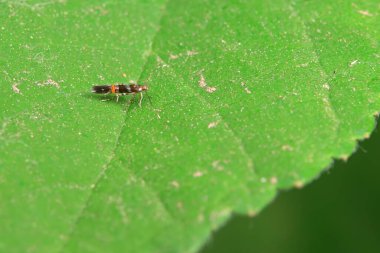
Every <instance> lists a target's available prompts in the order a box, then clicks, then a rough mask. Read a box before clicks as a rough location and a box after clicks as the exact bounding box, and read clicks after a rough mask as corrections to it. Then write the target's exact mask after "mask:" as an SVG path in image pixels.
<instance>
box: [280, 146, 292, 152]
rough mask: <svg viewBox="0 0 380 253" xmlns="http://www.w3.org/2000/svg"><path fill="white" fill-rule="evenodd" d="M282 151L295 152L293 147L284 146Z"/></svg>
mask: <svg viewBox="0 0 380 253" xmlns="http://www.w3.org/2000/svg"><path fill="white" fill-rule="evenodd" d="M281 149H282V150H283V151H293V147H292V146H290V145H283V146H282V147H281Z"/></svg>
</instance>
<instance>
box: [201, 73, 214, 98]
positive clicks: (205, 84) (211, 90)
mask: <svg viewBox="0 0 380 253" xmlns="http://www.w3.org/2000/svg"><path fill="white" fill-rule="evenodd" d="M198 84H199V87H201V88H202V89H204V90H205V91H207V92H208V93H213V92H215V91H216V88H215V87H211V86H207V83H206V79H205V78H204V76H203V75H202V74H201V78H200V80H199V82H198Z"/></svg>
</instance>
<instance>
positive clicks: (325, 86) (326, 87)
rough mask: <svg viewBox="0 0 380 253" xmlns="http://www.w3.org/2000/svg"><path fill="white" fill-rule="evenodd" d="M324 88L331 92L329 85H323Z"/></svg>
mask: <svg viewBox="0 0 380 253" xmlns="http://www.w3.org/2000/svg"><path fill="white" fill-rule="evenodd" d="M322 87H323V88H324V89H326V90H330V85H329V84H328V83H325V84H323V85H322Z"/></svg>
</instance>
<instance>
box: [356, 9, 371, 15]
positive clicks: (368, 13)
mask: <svg viewBox="0 0 380 253" xmlns="http://www.w3.org/2000/svg"><path fill="white" fill-rule="evenodd" d="M358 13H359V14H362V15H363V16H367V17H372V16H373V15H372V14H371V13H370V12H369V11H367V10H359V11H358Z"/></svg>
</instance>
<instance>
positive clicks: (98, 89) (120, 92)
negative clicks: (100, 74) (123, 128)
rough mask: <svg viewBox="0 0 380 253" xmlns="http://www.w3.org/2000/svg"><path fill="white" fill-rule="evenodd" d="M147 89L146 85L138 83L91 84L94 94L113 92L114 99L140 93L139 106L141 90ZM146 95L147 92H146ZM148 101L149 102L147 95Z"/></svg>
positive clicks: (141, 97) (141, 96)
mask: <svg viewBox="0 0 380 253" xmlns="http://www.w3.org/2000/svg"><path fill="white" fill-rule="evenodd" d="M147 91H148V86H147V85H138V84H111V85H95V86H92V92H93V93H96V94H115V95H116V101H119V97H120V96H125V95H133V98H132V99H134V96H135V95H136V94H137V93H140V100H139V106H140V107H141V101H142V99H143V92H147ZM147 95H148V94H147ZM148 98H149V102H150V103H152V102H151V100H150V97H149V95H148Z"/></svg>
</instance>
